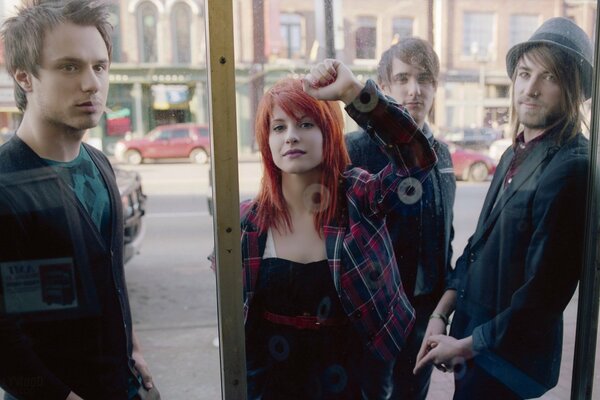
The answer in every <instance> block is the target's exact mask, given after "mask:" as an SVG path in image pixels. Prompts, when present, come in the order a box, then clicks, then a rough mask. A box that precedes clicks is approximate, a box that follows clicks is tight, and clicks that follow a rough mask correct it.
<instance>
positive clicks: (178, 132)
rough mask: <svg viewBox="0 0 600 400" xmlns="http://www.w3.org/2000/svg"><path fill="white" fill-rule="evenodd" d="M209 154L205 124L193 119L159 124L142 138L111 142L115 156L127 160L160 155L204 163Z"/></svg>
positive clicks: (135, 162) (138, 160) (119, 159)
mask: <svg viewBox="0 0 600 400" xmlns="http://www.w3.org/2000/svg"><path fill="white" fill-rule="evenodd" d="M209 155H210V138H209V135H208V126H207V125H202V124H194V123H184V124H170V125H160V126H157V127H156V128H154V129H153V130H151V131H150V132H149V133H148V134H147V135H146V136H145V137H143V138H140V139H123V140H119V141H118V142H117V144H116V145H115V158H116V159H117V160H118V161H121V162H126V163H128V164H141V163H142V162H143V161H144V160H145V159H161V158H163V159H164V158H189V159H190V161H192V162H195V163H198V164H205V163H207V162H208V159H209Z"/></svg>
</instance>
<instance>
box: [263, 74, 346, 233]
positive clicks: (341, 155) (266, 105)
mask: <svg viewBox="0 0 600 400" xmlns="http://www.w3.org/2000/svg"><path fill="white" fill-rule="evenodd" d="M275 106H279V107H280V108H281V109H282V110H283V111H284V112H285V113H286V114H287V115H289V116H290V117H292V118H295V119H297V120H299V119H300V118H301V117H303V116H308V117H310V118H312V119H313V120H314V121H315V123H316V125H317V126H318V127H319V128H320V129H321V132H322V133H323V161H322V163H321V179H320V186H319V191H320V192H319V193H318V196H319V199H323V200H324V201H317V202H316V205H317V206H316V208H314V225H315V230H316V231H317V232H319V234H321V228H322V227H323V226H324V225H326V224H328V223H330V222H331V221H333V220H334V218H335V217H336V215H337V212H338V209H339V207H340V206H341V205H340V200H339V198H340V196H339V195H340V190H343V188H341V187H340V185H339V179H340V177H341V174H342V173H343V172H344V169H345V168H346V166H347V165H348V164H349V162H350V158H349V156H348V152H347V150H346V145H345V142H344V135H343V126H344V122H343V118H342V111H341V109H340V106H339V104H338V102H334V101H321V100H316V99H315V98H313V97H311V96H309V95H308V94H306V93H305V92H304V90H302V82H301V81H300V80H299V79H291V78H286V79H282V80H280V81H279V82H277V83H276V84H275V85H274V86H273V87H272V88H271V89H269V90H268V91H267V93H265V95H264V96H263V98H262V99H261V101H260V103H259V105H258V110H257V112H256V126H255V132H256V141H257V144H258V148H259V150H260V153H261V156H262V163H263V177H262V181H261V184H260V188H259V191H258V195H257V196H256V203H257V207H258V208H257V214H258V221H257V224H258V228H259V230H260V231H261V232H264V231H266V230H267V229H268V228H270V227H274V228H276V229H281V228H286V229H288V230H290V231H291V230H292V223H291V218H290V214H289V211H288V208H287V204H286V201H285V199H284V197H283V191H282V188H281V170H280V169H279V168H278V167H277V166H276V165H275V162H274V161H273V155H272V154H271V149H270V147H269V134H270V126H271V119H272V116H273V108H274V107H275Z"/></svg>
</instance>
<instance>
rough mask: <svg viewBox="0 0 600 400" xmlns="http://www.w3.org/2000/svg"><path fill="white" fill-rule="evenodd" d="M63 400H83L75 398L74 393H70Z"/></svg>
mask: <svg viewBox="0 0 600 400" xmlns="http://www.w3.org/2000/svg"><path fill="white" fill-rule="evenodd" d="M65 400H83V398H81V397H79V396H77V395H76V394H75V393H73V392H70V393H69V395H68V396H67V398H66V399H65Z"/></svg>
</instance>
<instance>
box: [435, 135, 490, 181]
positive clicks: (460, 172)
mask: <svg viewBox="0 0 600 400" xmlns="http://www.w3.org/2000/svg"><path fill="white" fill-rule="evenodd" d="M444 142H445V143H446V144H447V145H448V150H450V157H451V158H452V164H453V165H454V175H455V176H456V179H460V180H463V181H473V182H483V181H485V180H486V179H487V178H488V177H489V176H490V175H493V174H494V172H496V161H495V160H493V159H492V158H490V157H488V156H487V155H485V154H482V153H479V152H477V151H474V150H469V149H464V148H462V147H461V146H458V145H456V144H454V143H450V142H446V141H444Z"/></svg>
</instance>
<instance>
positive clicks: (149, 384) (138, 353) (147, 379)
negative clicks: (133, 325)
mask: <svg viewBox="0 0 600 400" xmlns="http://www.w3.org/2000/svg"><path fill="white" fill-rule="evenodd" d="M131 344H132V345H133V348H132V352H131V358H133V361H135V369H136V370H137V372H139V374H140V376H141V377H142V384H143V385H144V387H145V388H146V389H148V390H150V389H152V388H153V387H154V380H153V379H152V375H151V374H150V369H149V368H148V363H147V362H146V359H145V358H144V355H143V354H142V349H141V347H140V342H139V340H138V337H137V334H136V333H135V331H132V332H131Z"/></svg>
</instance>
